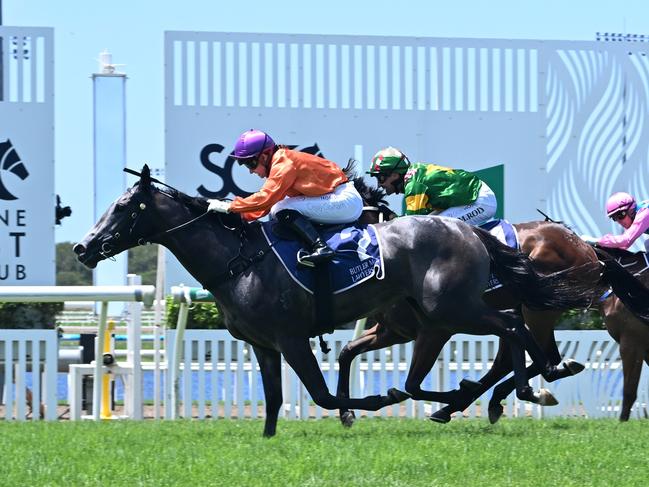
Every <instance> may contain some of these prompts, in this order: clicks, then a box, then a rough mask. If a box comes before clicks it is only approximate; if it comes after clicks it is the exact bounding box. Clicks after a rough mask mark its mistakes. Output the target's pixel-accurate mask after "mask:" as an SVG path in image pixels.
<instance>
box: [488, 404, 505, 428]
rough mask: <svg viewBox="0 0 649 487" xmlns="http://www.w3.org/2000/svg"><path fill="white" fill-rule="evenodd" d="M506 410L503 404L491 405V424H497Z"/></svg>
mask: <svg viewBox="0 0 649 487" xmlns="http://www.w3.org/2000/svg"><path fill="white" fill-rule="evenodd" d="M504 412H505V409H504V408H503V407H502V405H501V404H495V405H491V404H490V405H489V422H490V423H491V424H496V423H497V422H498V420H499V419H500V417H501V416H502V415H503V413H504Z"/></svg>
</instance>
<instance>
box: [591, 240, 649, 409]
mask: <svg viewBox="0 0 649 487" xmlns="http://www.w3.org/2000/svg"><path fill="white" fill-rule="evenodd" d="M604 250H605V251H606V252H607V253H610V254H611V255H612V256H613V257H614V258H615V259H616V260H617V261H618V262H619V263H620V264H621V265H622V266H623V267H625V268H626V269H627V270H628V271H629V272H632V273H633V274H634V275H636V276H637V277H638V278H639V279H640V280H641V281H643V282H644V283H645V284H649V258H648V255H647V254H646V253H644V252H637V253H632V252H628V251H626V250H619V249H604ZM599 309H600V312H601V313H602V315H603V316H604V324H605V325H606V329H607V330H608V332H609V333H610V335H611V336H612V337H613V339H614V340H615V341H616V342H617V343H619V344H620V356H621V357H622V373H623V376H624V384H623V389H622V411H621V412H620V421H628V420H629V416H630V414H631V407H632V406H633V404H634V403H635V400H636V397H637V392H638V382H639V381H640V373H641V372H642V363H643V362H646V363H647V365H649V327H647V326H646V325H645V324H644V323H643V322H642V321H640V320H638V319H637V318H636V317H635V316H634V315H633V313H631V312H630V311H629V310H628V308H627V307H626V306H624V304H623V303H622V302H621V301H620V299H619V298H618V297H617V296H615V295H611V296H609V297H608V298H607V299H605V300H604V301H603V302H602V303H601V304H600V307H599Z"/></svg>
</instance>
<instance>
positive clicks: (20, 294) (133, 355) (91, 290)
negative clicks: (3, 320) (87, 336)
mask: <svg viewBox="0 0 649 487" xmlns="http://www.w3.org/2000/svg"><path fill="white" fill-rule="evenodd" d="M128 281H129V284H130V285H129V286H5V287H1V288H0V301H4V302H65V301H94V302H101V308H100V316H99V324H98V329H97V341H96V347H95V363H94V366H93V369H94V377H93V379H94V380H93V404H92V407H93V409H92V418H93V419H95V420H99V419H100V405H101V396H102V387H101V384H102V376H103V374H104V373H105V372H106V370H105V369H106V367H104V366H103V364H102V356H103V350H104V341H105V331H106V324H107V323H106V322H107V313H108V303H109V302H115V301H116V302H129V303H131V306H130V315H131V326H130V327H129V329H128V332H127V333H128V346H127V362H126V364H125V365H124V366H122V371H123V372H125V373H128V375H129V378H128V380H129V384H128V389H129V391H130V394H129V396H128V398H125V399H126V411H127V415H128V416H129V417H131V418H133V419H141V418H142V416H143V411H142V365H141V356H140V313H141V305H140V304H139V303H144V304H146V305H149V306H150V305H151V304H152V303H153V300H154V298H155V287H154V286H142V285H140V283H141V278H140V277H139V276H135V275H133V274H129V275H128ZM3 333H4V331H3ZM20 333H22V331H21V332H20ZM53 333H54V332H53ZM3 336H4V335H3ZM54 336H56V335H55V334H54ZM54 363H55V364H56V361H55V362H54ZM87 367H88V366H84V365H71V366H70V370H71V373H73V370H74V369H75V368H76V369H78V370H76V371H75V372H74V373H83V370H82V369H84V368H87ZM54 370H56V369H54ZM78 382H79V381H76V380H74V381H71V388H73V389H74V390H73V391H71V394H70V395H71V397H72V402H74V403H75V404H71V405H70V406H71V419H78V416H79V414H78V412H79V408H78V407H77V403H80V398H81V391H80V390H78V389H77V388H76V385H77V384H78ZM55 393H56V388H54V394H55ZM73 412H74V414H73ZM54 414H55V413H54ZM72 416H74V417H72Z"/></svg>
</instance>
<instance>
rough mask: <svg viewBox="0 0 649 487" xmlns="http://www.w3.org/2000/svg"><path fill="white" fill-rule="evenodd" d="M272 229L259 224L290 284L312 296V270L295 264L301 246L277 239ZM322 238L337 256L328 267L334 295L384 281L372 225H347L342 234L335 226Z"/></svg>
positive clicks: (291, 241) (295, 242) (269, 226)
mask: <svg viewBox="0 0 649 487" xmlns="http://www.w3.org/2000/svg"><path fill="white" fill-rule="evenodd" d="M272 225H273V223H272V222H262V226H261V228H262V231H263V233H264V237H266V241H267V242H268V244H269V245H271V246H272V248H273V252H275V255H277V257H278V258H279V260H280V262H281V263H282V265H283V266H284V268H285V269H286V270H287V271H288V273H289V275H290V276H291V277H292V278H293V280H294V281H295V282H296V283H297V284H299V285H300V286H301V287H302V288H304V289H305V290H306V291H308V292H309V293H311V294H313V289H314V275H313V274H314V272H313V269H308V268H304V267H302V266H298V262H297V256H298V253H299V252H300V250H302V248H303V244H302V242H301V241H296V240H283V239H280V238H279V237H277V236H276V235H275V234H274V233H273V231H272V230H271V226H272ZM322 238H323V239H325V240H326V241H327V244H328V245H329V247H331V249H332V250H334V251H335V252H336V256H335V257H334V259H333V260H332V261H331V263H330V264H329V272H330V275H331V289H332V292H333V293H334V294H339V293H342V292H343V291H347V290H348V289H351V288H353V287H354V286H357V285H359V284H360V283H362V282H365V281H367V280H368V279H371V278H372V277H376V278H377V279H383V275H384V274H383V269H384V266H383V255H382V252H381V245H380V241H379V239H378V236H377V234H376V230H375V229H374V226H373V225H360V226H356V225H350V226H348V227H346V228H343V229H342V230H340V226H338V227H336V228H335V229H334V230H325V231H324V232H323V233H322Z"/></svg>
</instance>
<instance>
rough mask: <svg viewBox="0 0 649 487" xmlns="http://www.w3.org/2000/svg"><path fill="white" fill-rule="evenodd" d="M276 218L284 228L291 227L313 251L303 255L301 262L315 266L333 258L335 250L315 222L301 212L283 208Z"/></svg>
mask: <svg viewBox="0 0 649 487" xmlns="http://www.w3.org/2000/svg"><path fill="white" fill-rule="evenodd" d="M276 218H277V221H278V222H280V223H281V224H282V225H283V226H284V228H287V229H289V230H290V231H291V232H293V233H294V234H296V235H297V236H298V237H299V238H300V239H301V240H302V241H304V242H305V243H306V244H307V246H308V249H309V251H310V252H311V253H310V254H309V255H306V256H304V257H302V258H301V259H300V262H301V263H303V264H304V265H310V266H315V265H316V264H320V263H321V262H328V261H330V260H331V259H333V257H334V255H335V252H334V251H333V250H331V249H330V248H329V246H328V245H327V243H326V242H325V241H324V240H322V237H320V235H319V234H318V231H317V230H316V229H315V227H314V226H313V224H312V223H311V222H310V221H309V220H308V219H307V218H306V217H305V216H304V215H302V214H301V213H300V212H298V211H295V210H282V211H279V212H277V215H276Z"/></svg>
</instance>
